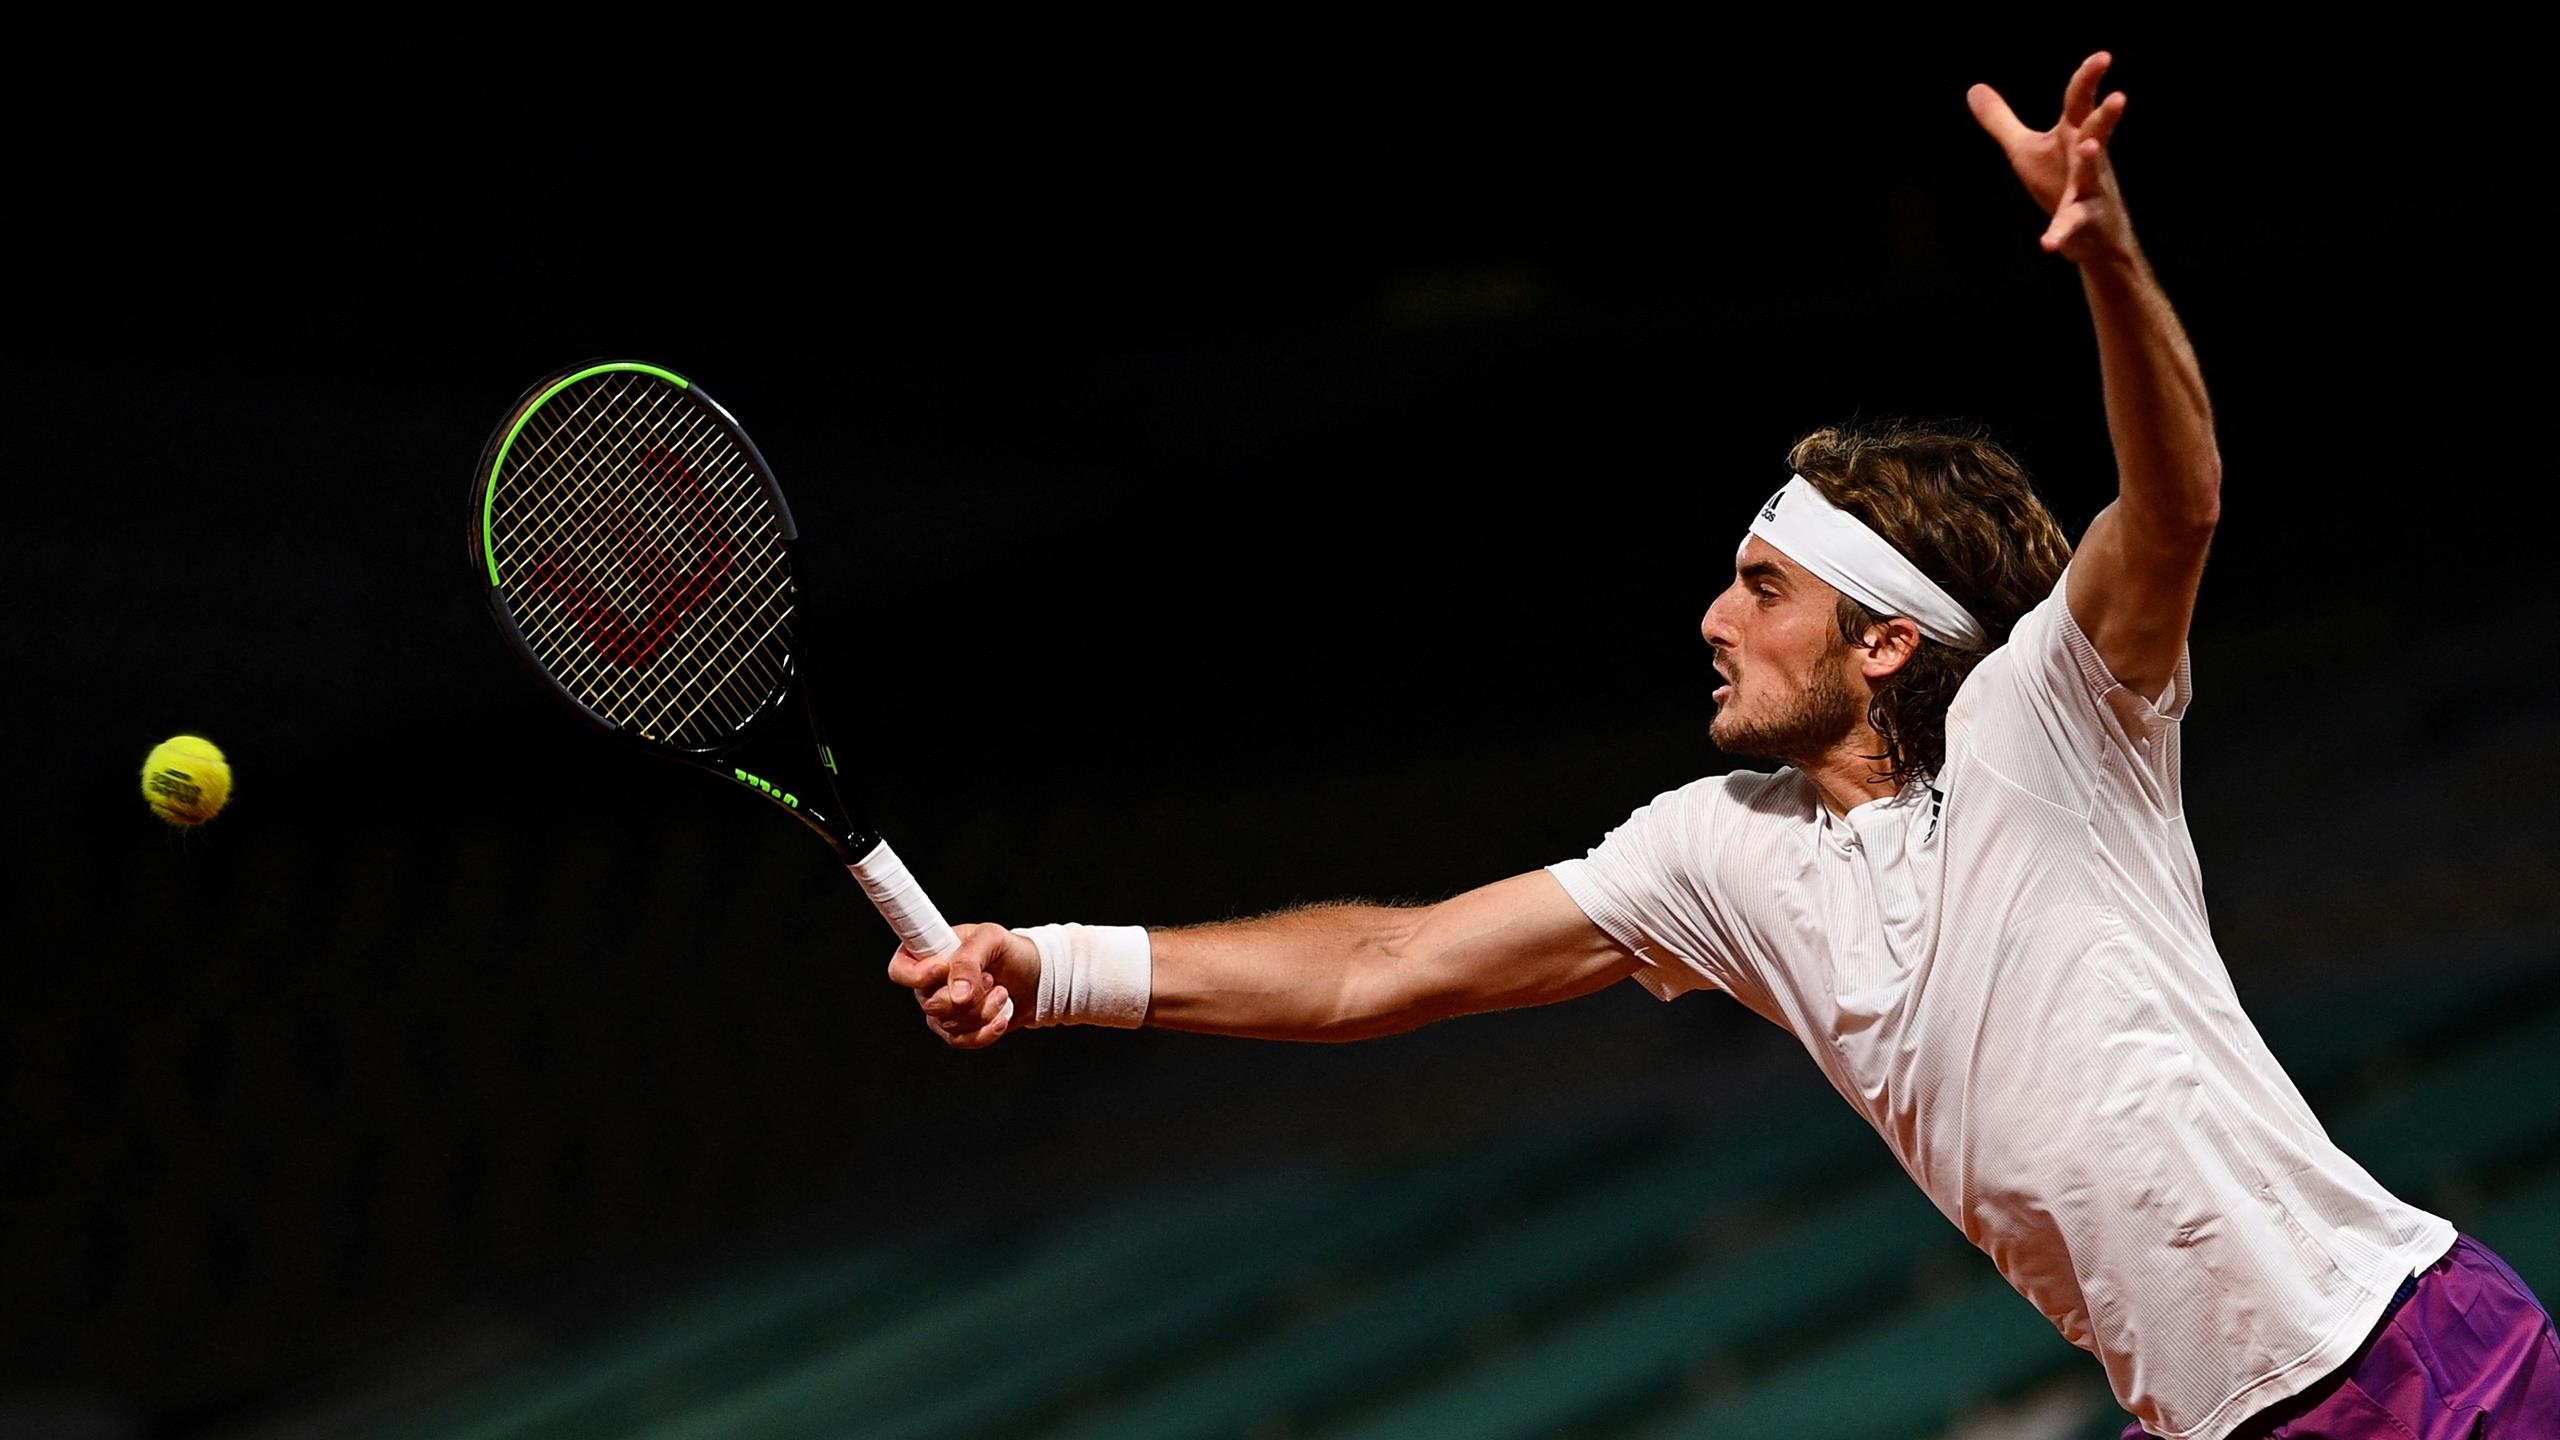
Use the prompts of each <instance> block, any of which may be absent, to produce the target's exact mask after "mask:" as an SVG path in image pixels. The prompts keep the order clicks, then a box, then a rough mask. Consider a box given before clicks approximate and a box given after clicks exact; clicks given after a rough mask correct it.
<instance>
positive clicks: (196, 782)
mask: <svg viewBox="0 0 2560 1440" xmlns="http://www.w3.org/2000/svg"><path fill="white" fill-rule="evenodd" d="M142 798H143V800H144V802H145V803H147V804H149V805H150V806H151V813H152V814H154V815H157V816H159V817H160V818H161V819H163V820H166V821H168V822H169V823H170V824H172V825H188V826H192V825H201V824H203V823H204V822H206V821H207V820H210V819H212V818H213V817H214V816H216V815H218V814H220V813H222V806H223V802H225V801H227V800H229V799H230V798H231V762H230V761H228V760H225V759H223V758H222V752H221V751H220V750H218V749H216V748H214V743H213V742H212V741H210V740H207V739H206V738H204V737H203V736H201V735H172V736H170V737H169V738H168V739H166V740H163V741H161V742H160V743H159V744H157V745H154V746H152V747H151V754H150V755H149V757H147V758H146V759H144V760H143V762H142Z"/></svg>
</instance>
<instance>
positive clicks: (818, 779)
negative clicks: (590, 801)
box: [469, 360, 882, 867]
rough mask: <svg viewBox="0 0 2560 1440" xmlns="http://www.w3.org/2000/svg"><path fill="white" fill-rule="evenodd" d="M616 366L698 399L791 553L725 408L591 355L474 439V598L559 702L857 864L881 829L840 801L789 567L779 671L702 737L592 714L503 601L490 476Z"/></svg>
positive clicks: (674, 376)
mask: <svg viewBox="0 0 2560 1440" xmlns="http://www.w3.org/2000/svg"><path fill="white" fill-rule="evenodd" d="M617 371H620V372H636V373H639V374H644V375H650V376H654V377H656V378H658V379H660V380H663V381H665V382H667V383H668V384H671V385H674V386H676V387H677V388H678V389H680V390H682V391H684V392H685V394H686V396H687V397H688V398H689V402H690V403H692V404H695V405H698V406H699V407H700V408H701V409H702V410H703V411H704V412H706V413H707V414H708V416H709V417H710V418H711V419H712V420H713V421H714V422H715V423H717V424H718V425H719V426H720V427H721V428H722V429H723V430H724V431H725V432H726V433H727V435H728V438H729V439H730V440H731V441H732V442H734V443H735V444H736V445H737V446H738V448H739V449H740V450H741V451H743V452H744V453H745V454H746V455H747V457H748V459H749V460H750V461H751V462H752V469H753V470H754V472H755V478H756V482H757V483H758V484H759V485H760V486H762V487H763V489H764V494H765V498H766V499H767V500H768V501H769V502H771V504H772V505H773V509H774V515H775V518H776V520H777V521H778V522H779V525H780V528H781V533H782V545H783V550H784V555H785V559H786V561H788V560H789V559H790V558H791V555H792V552H793V550H794V548H795V547H796V546H797V544H798V542H799V538H800V530H799V525H798V523H797V522H796V521H795V520H794V519H793V518H792V514H791V506H790V503H789V502H788V501H787V500H785V499H784V498H783V494H782V485H781V482H780V481H779V480H778V479H776V478H775V476H774V473H773V466H772V464H771V463H770V462H769V461H767V460H766V459H765V456H764V452H763V451H762V450H760V449H758V448H757V447H756V443H755V441H754V440H753V439H751V438H749V436H748V435H747V432H746V429H745V427H743V426H741V425H740V424H739V423H738V420H737V417H736V416H734V415H732V414H730V413H729V410H728V408H727V407H726V406H724V405H722V404H721V403H720V402H719V401H717V400H715V399H714V398H712V396H711V394H710V393H709V392H708V391H705V390H704V389H703V388H702V387H701V386H699V385H696V384H694V383H693V381H692V380H691V379H689V378H687V377H686V376H683V375H681V374H678V373H677V372H675V371H673V370H669V369H667V368H665V367H663V366H659V365H652V364H648V363H645V362H642V361H636V360H591V361H588V362H586V363H583V364H580V365H573V366H570V367H567V368H565V369H562V370H559V371H556V372H554V373H552V374H550V375H547V376H545V377H543V378H542V379H540V380H537V381H535V382H534V383H533V384H532V385H530V386H528V387H526V389H525V392H524V393H523V394H522V395H521V396H519V397H518V398H517V400H516V403H515V405H514V406H513V407H512V408H511V409H510V410H509V411H508V412H507V414H506V417H505V418H504V419H501V420H500V421H499V422H498V424H497V427H496V428H495V429H493V430H492V431H491V432H490V434H489V439H488V442H487V443H486V444H485V445H483V446H482V447H481V452H480V463H479V466H478V467H477V469H476V471H475V472H474V476H473V482H472V483H473V487H474V489H475V491H476V492H477V493H476V495H475V497H474V499H475V502H476V503H474V504H473V505H472V507H471V511H470V513H471V515H472V517H473V518H472V524H471V527H470V531H471V533H470V537H469V539H470V548H471V559H472V564H473V566H474V568H475V570H476V571H477V572H478V573H479V574H480V575H481V576H482V577H483V578H484V579H485V580H486V582H487V583H486V585H485V587H484V588H483V590H482V592H481V598H482V600H483V601H484V602H485V603H486V604H487V606H488V607H489V613H490V615H491V617H492V618H493V619H495V620H496V621H497V625H498V630H499V633H501V634H502V635H504V636H505V637H506V640H507V645H508V648H509V649H510V650H512V651H513V652H514V654H515V656H516V659H517V660H518V661H519V662H520V663H521V664H523V665H524V666H525V668H527V669H528V670H530V671H532V672H533V675H534V678H535V679H537V680H539V681H540V682H541V687H542V689H543V691H544V692H545V693H546V694H548V695H550V696H551V698H552V699H553V700H555V701H556V702H558V703H559V704H561V705H562V706H564V707H566V708H567V709H568V710H569V712H570V713H571V714H572V715H573V716H574V717H575V718H576V719H577V720H578V721H579V722H580V723H582V724H583V725H585V726H586V727H587V728H588V729H590V730H594V731H596V732H598V733H600V734H604V735H609V736H612V737H614V738H615V739H617V740H620V741H622V742H623V743H624V744H626V745H630V746H632V747H634V748H637V749H640V750H645V751H648V752H650V753H652V754H656V755H661V756H664V757H666V758H668V759H671V760H678V761H682V762H684V763H686V764H689V765H691V766H693V767H694V768H696V769H699V770H703V771H706V772H708V773H710V774H712V775H716V776H718V777H720V778H721V779H724V780H727V781H729V782H730V783H732V784H734V785H736V786H737V787H738V788H740V789H742V790H745V791H747V792H749V793H750V794H753V795H755V796H757V797H758V798H760V799H762V800H764V801H765V802H766V803H768V804H770V805H772V806H773V807H774V808H775V809H778V810H780V811H782V812H783V813H785V814H787V815H789V816H791V817H792V818H793V819H795V820H798V821H799V822H800V823H801V824H803V825H805V826H807V827H808V828H809V829H810V830H811V831H813V832H815V833H816V834H817V835H818V836H819V837H820V838H821V839H823V840H825V841H826V842H827V843H828V844H829V845H830V846H832V847H833V848H834V849H835V852H836V854H837V855H838V857H839V858H841V859H842V860H843V862H844V863H845V864H846V865H847V866H848V867H858V866H860V865H861V864H862V863H863V862H864V861H866V860H867V859H869V858H870V857H872V856H873V854H874V853H875V852H876V851H878V850H879V849H880V848H881V846H882V841H881V837H880V834H879V832H878V831H877V830H875V829H873V828H872V827H871V825H870V824H869V823H868V822H867V821H866V820H863V819H862V818H860V814H859V812H858V811H857V810H855V808H854V807H853V805H852V803H851V802H850V801H849V800H847V799H846V796H845V793H844V785H843V777H842V774H841V772H840V771H839V770H838V769H837V767H836V762H835V751H834V749H833V748H832V747H831V746H830V745H829V744H828V742H827V737H826V732H825V729H824V727H823V726H821V725H820V723H819V721H818V710H817V705H816V703H815V701H814V700H813V699H812V697H811V695H810V689H809V675H808V673H807V672H808V666H807V665H806V663H805V656H806V654H807V650H808V640H809V636H808V625H807V615H806V612H804V611H801V610H800V609H799V607H798V606H797V604H796V600H797V597H798V595H799V593H800V581H799V572H798V570H797V569H796V568H794V569H793V570H792V572H791V578H790V581H789V583H788V587H787V589H786V591H785V593H786V594H788V595H789V596H791V597H793V599H794V601H795V604H794V607H793V611H794V613H793V622H792V627H791V636H790V640H789V643H788V648H787V649H786V650H785V652H784V654H783V656H782V674H781V677H780V678H779V679H778V680H777V681H776V683H775V684H774V686H773V688H772V689H771V690H770V691H769V692H767V694H766V695H765V697H764V700H763V701H762V703H760V704H759V705H758V706H757V707H756V708H755V709H754V710H753V711H752V712H750V713H749V714H748V715H747V717H746V718H745V719H743V720H741V721H740V722H739V723H738V724H736V725H734V726H732V727H731V728H730V730H729V731H728V733H727V734H725V735H723V736H722V737H721V738H719V739H717V740H714V741H712V742H710V743H708V744H702V745H681V744H677V743H675V742H673V741H670V740H664V739H659V738H656V737H653V736H649V735H645V734H642V733H641V732H640V731H639V730H638V729H637V728H636V727H633V726H630V725H622V724H617V723H615V722H614V721H613V720H611V719H609V718H607V717H606V716H604V715H602V714H600V713H598V712H597V711H596V710H595V709H594V708H593V707H592V706H590V705H588V704H587V703H586V701H585V700H583V699H581V698H580V697H579V696H578V695H577V694H576V693H575V692H573V691H572V690H570V688H569V687H568V686H566V685H564V684H562V683H561V682H560V681H559V679H558V678H557V677H555V676H554V675H553V674H552V673H551V670H550V668H549V667H548V666H546V665H545V664H544V663H543V662H542V658H541V656H540V654H539V653H538V652H537V651H536V650H535V649H534V647H533V645H532V642H530V641H529V640H527V639H526V638H525V635H524V631H523V629H522V628H521V627H520V626H519V625H518V623H517V620H516V615H515V610H514V608H513V606H512V605H510V604H509V603H508V591H507V582H506V579H505V577H504V576H502V575H500V574H499V570H498V557H497V545H496V539H495V536H494V534H493V527H494V521H495V505H496V500H497V492H498V482H499V480H500V479H501V477H502V476H503V475H504V473H505V466H506V462H507V457H508V455H509V454H510V453H511V452H512V451H513V449H514V446H515V442H516V440H517V438H518V437H520V436H521V435H522V434H523V431H524V427H525V425H526V424H527V422H529V421H530V420H531V419H532V418H533V416H534V415H535V414H536V413H538V412H539V411H540V410H541V409H542V407H543V406H544V405H545V404H547V403H548V402H549V401H550V400H551V398H552V397H553V396H555V395H557V394H558V393H559V392H561V391H563V390H565V389H567V388H569V387H570V386H571V385H574V384H577V383H578V382H580V381H583V380H589V379H593V378H594V377H596V376H598V375H603V374H608V373H613V372H617ZM787 710H796V711H797V712H799V720H800V726H801V728H802V729H803V730H805V732H806V736H807V741H806V743H807V745H808V747H809V748H808V750H807V751H806V752H802V751H801V749H800V745H801V741H800V740H799V738H798V737H796V736H794V735H792V734H791V733H790V729H791V727H790V726H789V725H788V724H787V723H786V722H785V721H784V719H783V715H782V712H784V711H787Z"/></svg>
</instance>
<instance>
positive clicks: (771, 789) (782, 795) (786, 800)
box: [729, 765, 800, 810]
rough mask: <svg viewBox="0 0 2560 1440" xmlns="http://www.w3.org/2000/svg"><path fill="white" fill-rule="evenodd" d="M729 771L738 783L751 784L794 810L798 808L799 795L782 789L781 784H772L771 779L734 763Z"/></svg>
mask: <svg viewBox="0 0 2560 1440" xmlns="http://www.w3.org/2000/svg"><path fill="white" fill-rule="evenodd" d="M729 773H730V774H731V775H734V776H736V777H737V780H738V783H739V784H741V785H752V786H754V787H755V788H756V789H758V790H761V791H763V792H764V793H766V794H767V795H770V796H772V797H773V798H774V799H776V800H779V801H781V802H782V803H783V804H785V805H788V806H790V807H791V808H792V809H794V810H797V809H799V808H800V797H799V796H797V795H794V794H792V793H791V792H790V791H788V790H785V789H783V788H782V787H781V786H779V785H776V784H774V783H773V782H772V781H770V780H767V779H766V778H764V777H763V776H761V775H750V774H748V773H747V772H746V771H744V770H741V769H739V768H737V767H736V766H734V765H732V766H730V767H729Z"/></svg>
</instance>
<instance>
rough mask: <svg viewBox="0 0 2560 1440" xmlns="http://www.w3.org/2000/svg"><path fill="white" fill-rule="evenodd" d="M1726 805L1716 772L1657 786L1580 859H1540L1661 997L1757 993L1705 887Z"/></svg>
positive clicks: (1729, 811) (1723, 780) (1730, 929)
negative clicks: (1704, 992)
mask: <svg viewBox="0 0 2560 1440" xmlns="http://www.w3.org/2000/svg"><path fill="white" fill-rule="evenodd" d="M1751 778H1753V779H1765V778H1766V777H1764V776H1753V777H1751ZM1734 804H1735V801H1734V799H1733V796H1732V794H1731V783H1730V780H1729V778H1728V777H1725V776H1711V777H1709V778H1707V779H1704V780H1699V781H1695V782H1692V783H1691V784H1689V785H1686V786H1683V787H1682V788H1680V789H1678V790H1670V791H1665V792H1663V793H1662V794H1660V795H1657V796H1655V797H1654V798H1653V800H1652V801H1651V802H1649V803H1647V804H1645V805H1643V806H1640V807H1638V808H1637V809H1636V810H1635V812H1634V813H1633V814H1630V815H1629V816H1628V817H1627V818H1626V819H1625V820H1623V821H1621V822H1620V823H1619V824H1618V826H1617V827H1616V828H1615V829H1613V830H1611V831H1610V832H1609V833H1608V834H1607V835H1606V836H1604V837H1603V838H1602V839H1601V841H1600V843H1599V844H1597V845H1595V846H1593V847H1592V848H1591V849H1590V850H1589V851H1588V852H1586V853H1585V854H1584V855H1583V856H1582V857H1581V858H1579V859H1573V860H1562V861H1558V862H1557V863H1555V864H1553V865H1550V866H1548V867H1547V871H1548V873H1550V874H1552V875H1554V876H1555V877H1556V879H1557V881H1558V882H1559V883H1561V884H1562V885H1563V886H1564V889H1565V893H1566V894H1568V895H1570V896H1572V897H1573V900H1574V903H1575V904H1577V905H1580V906H1581V907H1582V910H1583V913H1584V914H1586V915H1588V916H1590V917H1591V922H1592V923H1593V924H1595V925H1597V926H1599V927H1600V928H1601V930H1602V931H1604V932H1605V933H1606V934H1607V935H1608V936H1609V938H1611V939H1612V940H1615V941H1617V942H1618V943H1619V944H1620V945H1622V946H1624V947H1625V948H1626V950H1627V951H1628V953H1629V954H1632V955H1634V956H1635V957H1636V959H1637V960H1639V961H1641V962H1642V964H1641V966H1640V968H1638V969H1637V971H1636V972H1635V975H1634V976H1633V978H1634V980H1635V981H1636V983H1637V984H1640V985H1642V986H1643V987H1644V988H1645V989H1647V990H1650V991H1652V992H1653V993H1654V995H1655V996H1657V997H1659V998H1661V999H1664V1000H1671V999H1676V998H1678V997H1679V996H1681V995H1682V994H1685V993H1687V992H1688V991H1691V990H1701V989H1717V990H1725V991H1729V992H1731V993H1732V994H1733V995H1734V996H1735V997H1736V998H1738V999H1740V1000H1742V1001H1743V1002H1744V1003H1745V1004H1753V1000H1754V997H1755V996H1757V995H1758V994H1759V992H1760V987H1759V986H1758V985H1757V984H1756V983H1755V982H1754V980H1753V978H1752V977H1751V976H1750V975H1749V974H1748V972H1747V970H1746V969H1745V967H1744V966H1743V965H1742V964H1741V963H1740V962H1739V960H1738V957H1739V956H1741V955H1743V954H1745V953H1747V952H1746V950H1745V949H1744V947H1743V946H1741V945H1740V944H1739V943H1737V941H1738V936H1737V935H1736V933H1735V926H1734V920H1733V916H1732V915H1731V914H1730V913H1729V912H1728V911H1727V909H1726V908H1725V907H1724V906H1723V905H1722V904H1721V903H1719V901H1718V899H1717V897H1716V895H1715V893H1714V878H1715V877H1714V874H1713V869H1712V859H1713V857H1714V856H1715V855H1716V854H1717V853H1718V851H1719V847H1720V846H1721V845H1724V844H1727V843H1730V838H1731V837H1730V832H1731V830H1732V828H1733V825H1734V823H1735V819H1736V812H1735V810H1734V808H1733V807H1734ZM1754 1008H1761V1007H1759V1006H1757V1005H1754Z"/></svg>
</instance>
